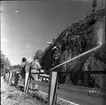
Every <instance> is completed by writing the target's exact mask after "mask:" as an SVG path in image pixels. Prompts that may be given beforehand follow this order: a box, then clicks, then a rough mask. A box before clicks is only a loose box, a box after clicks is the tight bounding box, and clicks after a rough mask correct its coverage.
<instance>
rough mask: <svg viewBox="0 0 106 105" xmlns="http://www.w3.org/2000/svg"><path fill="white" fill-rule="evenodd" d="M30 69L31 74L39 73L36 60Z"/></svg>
mask: <svg viewBox="0 0 106 105" xmlns="http://www.w3.org/2000/svg"><path fill="white" fill-rule="evenodd" d="M31 68H32V70H31V72H39V71H38V70H39V69H41V65H40V63H39V62H38V61H37V60H35V61H33V62H32V64H31Z"/></svg>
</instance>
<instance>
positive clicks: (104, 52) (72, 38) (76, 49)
mask: <svg viewBox="0 0 106 105" xmlns="http://www.w3.org/2000/svg"><path fill="white" fill-rule="evenodd" d="M104 11H105V10H104V9H101V10H98V11H97V12H96V14H95V18H94V16H93V14H90V15H88V16H86V17H84V18H83V19H81V20H78V21H77V22H75V23H73V24H72V25H71V26H69V27H68V28H66V29H65V30H64V31H63V32H62V33H61V34H60V35H59V37H58V38H57V39H56V40H55V42H54V43H53V45H52V46H50V47H49V48H48V51H46V54H45V55H46V56H48V58H50V59H51V60H50V61H49V62H51V65H54V66H55V65H58V64H60V63H62V62H64V61H66V60H69V59H71V58H73V57H76V56H78V55H80V54H82V53H84V52H86V51H88V50H91V49H93V48H95V47H97V46H98V45H100V44H103V45H102V46H101V47H100V48H99V49H96V50H95V51H93V52H91V53H88V54H86V55H84V56H82V57H80V58H77V59H75V60H73V61H71V62H69V63H67V64H64V65H62V66H61V67H59V68H58V70H59V71H61V72H63V71H64V72H69V71H74V72H75V73H73V74H69V73H68V74H66V73H63V74H60V76H59V81H60V82H63V81H64V82H65V83H67V84H69V83H71V84H74V85H83V86H87V87H97V88H103V85H104V84H105V83H106V81H105V79H104V78H105V75H103V74H89V75H87V74H86V75H85V74H82V73H81V72H82V71H104V70H106V49H105V48H106V45H105V43H104V42H105V37H106V36H105V24H104V22H105V14H104V13H105V12H104ZM54 46H57V49H55V50H54V52H53V51H52V48H53V47H54ZM46 56H45V58H46ZM46 60H47V59H46ZM44 61H45V60H44ZM46 62H47V61H46ZM44 65H45V64H44ZM51 67H52V66H51ZM45 69H46V68H45Z"/></svg>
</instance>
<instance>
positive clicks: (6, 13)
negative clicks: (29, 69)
mask: <svg viewBox="0 0 106 105" xmlns="http://www.w3.org/2000/svg"><path fill="white" fill-rule="evenodd" d="M98 1H99V3H98V8H101V6H102V0H98ZM1 10H2V11H3V12H2V13H1V51H3V53H4V54H5V55H6V57H8V58H9V60H10V62H11V64H12V65H15V64H20V63H21V59H22V58H23V57H26V58H27V59H28V60H32V58H33V56H34V54H35V52H36V51H37V50H45V48H46V47H47V46H48V44H47V42H48V41H52V39H53V38H57V37H58V36H59V34H60V33H61V32H62V31H63V30H64V29H65V28H67V27H68V26H70V25H71V24H72V23H73V22H75V21H77V20H79V19H81V18H82V17H84V16H85V15H88V14H89V13H91V11H92V0H61V1H60V0H44V1H43V0H40V1H36V0H35V1H34V0H32V1H2V2H1Z"/></svg>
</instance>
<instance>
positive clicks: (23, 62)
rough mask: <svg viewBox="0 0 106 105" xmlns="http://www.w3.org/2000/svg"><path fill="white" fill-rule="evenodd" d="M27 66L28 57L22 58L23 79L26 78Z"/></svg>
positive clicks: (21, 73)
mask: <svg viewBox="0 0 106 105" xmlns="http://www.w3.org/2000/svg"><path fill="white" fill-rule="evenodd" d="M25 66H26V58H22V63H21V72H20V75H21V77H22V79H25Z"/></svg>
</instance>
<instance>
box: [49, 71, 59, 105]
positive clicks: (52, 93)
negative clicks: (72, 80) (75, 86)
mask: <svg viewBox="0 0 106 105" xmlns="http://www.w3.org/2000/svg"><path fill="white" fill-rule="evenodd" d="M57 85H58V83H57V71H52V72H51V76H50V83H49V92H48V104H49V105H56V100H57Z"/></svg>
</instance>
